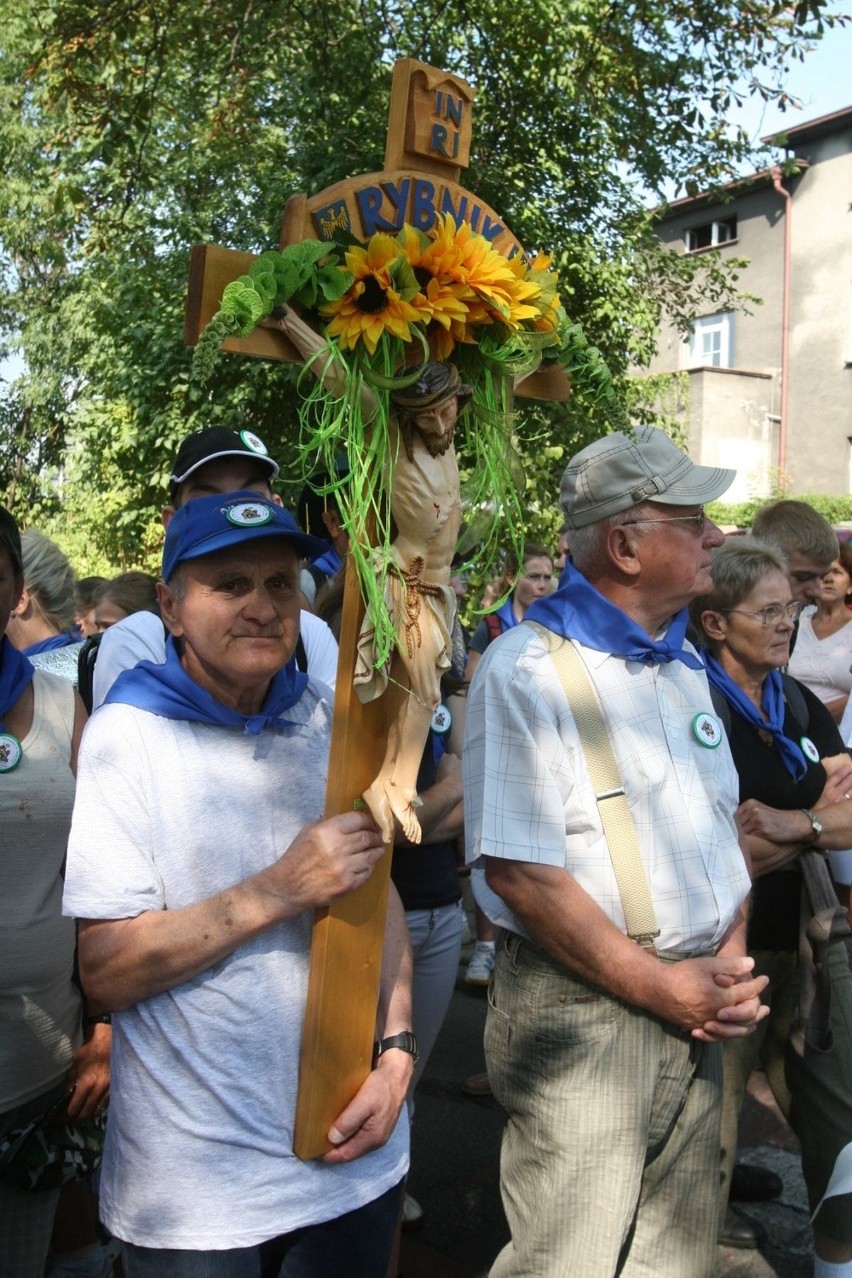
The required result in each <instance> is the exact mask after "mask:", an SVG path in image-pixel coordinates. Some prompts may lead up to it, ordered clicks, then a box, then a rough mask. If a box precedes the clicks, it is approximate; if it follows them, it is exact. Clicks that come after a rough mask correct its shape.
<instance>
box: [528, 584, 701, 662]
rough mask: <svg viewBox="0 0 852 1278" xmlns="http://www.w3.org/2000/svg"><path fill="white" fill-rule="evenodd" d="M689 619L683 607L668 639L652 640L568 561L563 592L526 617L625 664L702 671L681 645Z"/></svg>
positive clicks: (531, 608) (533, 606) (561, 586)
mask: <svg viewBox="0 0 852 1278" xmlns="http://www.w3.org/2000/svg"><path fill="white" fill-rule="evenodd" d="M688 619H689V615H688V613H687V610H686V608H683V609H682V610H681V611H680V612H677V613H675V615H674V616H673V617H672V619H671V621H670V622H669V627H668V630H667V631H666V634H665V638H663V639H652V638H651V636H650V635H649V634H648V632H647V631H646V630H643V629H642V627H641V626H640V625H639V624H638V622H636V621H634V620H633V618H632V617H628V615H627V613H626V612H622V611H621V609H620V608H618V607H616V605H615V604H614V603H611V602H610V601H609V599H606V598H605V597H604V596H603V595H602V594H601V593H600V591H599V590H596V589H595V587H594V586H593V585H592V584H591V582H589V581H587V580H586V578H585V577H584V576H583V574H582V573H581V572H580V570H579V568H576V567H575V566H574V564H573V563H572V562H571V561H570V560H569V562H568V563H567V564H566V565H565V569H564V571H563V573H562V576H561V577H560V578H559V589H558V590H557V591H555V592H554V593H553V594H552V595H547V597H546V598H544V599H537V600H536V601H535V603H533V604H530V606H529V608H528V609H527V612H526V616H525V618H524V620H525V621H537V622H538V623H539V625H540V626H546V627H547V629H548V630H553V631H555V633H556V634H558V635H563V636H564V638H566V639H576V640H577V642H578V643H582V644H584V645H585V646H586V647H587V648H594V649H595V650H596V651H597V652H609V653H611V654H612V656H613V657H623V659H624V660H625V661H641V662H644V663H645V664H646V665H657V664H663V663H665V662H669V661H682V662H683V664H684V665H685V666H689V668H690V670H703V669H704V667H703V665H702V662H701V659H700V658H699V657H697V656H696V654H695V653H694V652H690V650H689V649H688V648H684V646H683V642H684V638H685V636H686V626H687V622H688Z"/></svg>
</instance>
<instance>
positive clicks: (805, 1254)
mask: <svg viewBox="0 0 852 1278" xmlns="http://www.w3.org/2000/svg"><path fill="white" fill-rule="evenodd" d="M462 971H463V969H462ZM485 1009H486V998H485V991H484V990H481V991H480V990H469V989H466V988H465V987H464V985H463V984H462V982H461V972H460V980H459V983H458V985H457V987H456V991H455V993H454V994H453V999H452V1003H451V1006H450V1011H449V1014H448V1017H447V1020H446V1022H445V1024H444V1028H443V1030H442V1032H441V1035H440V1037H439V1039H438V1043H437V1045H436V1047H435V1050H434V1052H433V1054H432V1058H431V1060H430V1061H429V1064H428V1066H427V1069H426V1073H425V1075H424V1078H423V1081H422V1083H421V1085H420V1088H419V1090H418V1094H417V1108H416V1115H415V1122H414V1136H413V1147H412V1148H413V1154H412V1169H411V1175H410V1179H409V1188H410V1190H411V1192H412V1193H413V1194H414V1196H415V1197H416V1198H417V1199H418V1201H419V1202H420V1204H421V1206H422V1207H423V1211H424V1220H423V1226H422V1228H421V1229H419V1230H418V1231H416V1232H413V1231H412V1232H409V1233H406V1234H405V1235H404V1236H403V1247H402V1256H401V1261H400V1275H401V1278H485V1275H486V1274H487V1273H488V1269H489V1266H490V1264H491V1262H492V1261H493V1259H494V1257H495V1256H496V1254H497V1252H498V1251H499V1250H500V1248H501V1247H502V1246H503V1244H504V1243H505V1242H506V1241H508V1236H509V1235H508V1230H507V1227H506V1221H505V1217H504V1215H503V1210H502V1207H501V1204H500V1192H499V1156H500V1137H501V1133H502V1130H503V1112H502V1110H501V1109H500V1107H499V1106H498V1105H497V1103H496V1101H494V1100H492V1099H490V1098H486V1099H476V1100H474V1099H471V1098H469V1097H467V1096H465V1095H464V1093H463V1092H462V1090H461V1083H462V1081H463V1079H464V1078H466V1077H467V1076H468V1075H469V1074H474V1073H477V1072H479V1071H481V1070H482V1069H484V1058H483V1055H482V1029H483V1025H484V1023H485ZM740 1147H741V1150H744V1149H747V1150H748V1154H747V1157H748V1161H749V1162H756V1163H762V1164H763V1165H764V1166H767V1167H772V1168H774V1169H775V1170H776V1171H778V1172H779V1174H780V1175H781V1176H782V1178H783V1181H784V1192H783V1194H782V1196H781V1198H780V1199H779V1200H778V1201H777V1202H775V1203H768V1204H764V1205H761V1206H756V1207H751V1206H749V1208H747V1210H748V1211H751V1212H753V1214H754V1215H755V1216H758V1217H759V1218H760V1219H762V1220H763V1222H764V1224H765V1225H766V1227H767V1230H768V1231H769V1239H770V1241H769V1243H768V1244H767V1245H766V1247H765V1248H764V1249H763V1250H762V1251H761V1252H754V1251H751V1252H745V1251H734V1250H732V1249H729V1248H721V1247H720V1248H719V1252H718V1257H719V1261H718V1268H717V1271H716V1275H717V1278H722V1276H723V1275H728V1274H730V1275H738V1276H746V1275H747V1276H748V1278H809V1275H810V1274H811V1273H812V1259H811V1257H812V1249H811V1231H810V1226H809V1224H808V1213H807V1207H806V1200H805V1191H804V1185H803V1183H802V1179H801V1173H800V1170H799V1160H798V1156H797V1154H796V1142H795V1138H794V1137H793V1135H792V1133H791V1132H790V1130H789V1128H788V1127H787V1126H786V1124H785V1123H784V1120H783V1119H782V1117H781V1115H780V1114H779V1113H778V1111H777V1110H776V1109H775V1106H774V1104H773V1102H772V1099H771V1096H770V1095H769V1092H768V1089H767V1087H766V1085H765V1082H764V1080H763V1076H762V1075H755V1076H754V1078H753V1079H752V1083H751V1086H750V1089H749V1097H748V1100H747V1103H746V1106H745V1109H744V1116H743V1122H742V1123H741V1130H740ZM542 1278H564V1276H563V1275H558V1274H553V1275H542ZM570 1278H585V1275H581V1274H577V1275H570ZM684 1278H691V1276H690V1275H689V1274H684Z"/></svg>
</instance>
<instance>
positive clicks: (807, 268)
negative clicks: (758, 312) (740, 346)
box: [785, 131, 852, 493]
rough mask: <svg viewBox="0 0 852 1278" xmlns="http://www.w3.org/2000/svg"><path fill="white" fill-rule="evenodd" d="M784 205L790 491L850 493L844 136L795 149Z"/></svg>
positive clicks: (850, 139)
mask: <svg viewBox="0 0 852 1278" xmlns="http://www.w3.org/2000/svg"><path fill="white" fill-rule="evenodd" d="M798 151H799V153H801V154H802V155H803V158H805V159H808V160H809V161H810V168H809V170H808V172H807V173H806V174H805V175H804V177H803V178H802V179H801V182H800V185H799V187H798V188H797V189H796V191H795V194H794V198H793V201H792V219H793V221H792V267H791V289H790V305H791V325H790V372H789V405H788V407H789V418H788V420H789V427H788V432H787V464H786V467H785V470H786V472H787V474H788V475H789V476H790V480H791V485H792V487H793V488H794V489H795V490H796V491H798V492H817V493H841V492H842V493H845V492H849V491H850V460H849V459H850V445H849V437H850V436H852V367H850V362H849V361H850V358H852V349H850V348H852V211H850V209H852V131H850V132H846V133H841V134H837V133H835V134H832V135H830V136H828V137H824V138H820V139H818V140H816V141H815V142H813V143H811V144H810V145H808V146H804V147H801V148H798Z"/></svg>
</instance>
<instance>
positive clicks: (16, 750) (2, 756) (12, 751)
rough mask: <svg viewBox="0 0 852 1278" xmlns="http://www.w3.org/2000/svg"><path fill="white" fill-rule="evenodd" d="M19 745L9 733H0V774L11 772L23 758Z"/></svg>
mask: <svg viewBox="0 0 852 1278" xmlns="http://www.w3.org/2000/svg"><path fill="white" fill-rule="evenodd" d="M23 753H24V752H23V750H22V749H21V743H20V741H19V740H18V738H17V737H13V736H12V734H11V732H0V772H11V771H12V769H13V768H17V766H18V764H19V763H20V762H21V758H22V757H23Z"/></svg>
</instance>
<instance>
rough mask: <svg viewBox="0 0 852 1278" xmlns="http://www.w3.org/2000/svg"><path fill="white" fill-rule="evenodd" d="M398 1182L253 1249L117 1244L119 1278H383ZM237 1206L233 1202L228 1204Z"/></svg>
mask: <svg viewBox="0 0 852 1278" xmlns="http://www.w3.org/2000/svg"><path fill="white" fill-rule="evenodd" d="M402 1186H403V1182H400V1183H399V1184H398V1185H395V1186H394V1187H393V1188H392V1189H389V1190H387V1192H386V1193H384V1194H382V1195H381V1197H380V1198H376V1199H375V1200H374V1201H373V1202H371V1203H367V1205H366V1206H364V1207H358V1208H356V1210H355V1211H350V1212H346V1214H345V1215H343V1216H338V1217H337V1218H336V1219H335V1220H326V1221H323V1222H322V1223H321V1224H319V1225H306V1226H305V1227H304V1228H302V1229H296V1230H294V1231H293V1232H292V1233H289V1234H281V1235H279V1236H278V1237H277V1238H269V1239H267V1240H266V1242H262V1243H259V1244H257V1245H256V1246H254V1247H235V1248H232V1249H230V1250H228V1251H182V1250H176V1249H171V1248H158V1247H137V1246H136V1245H135V1244H133V1243H122V1245H121V1259H122V1265H123V1267H124V1275H125V1278H278V1276H279V1274H280V1278H333V1275H335V1274H341V1275H343V1274H345V1275H346V1278H383V1275H384V1274H385V1273H386V1272H387V1268H388V1264H389V1263H390V1255H391V1248H392V1246H393V1239H394V1227H395V1225H396V1218H397V1214H398V1211H399V1200H400V1197H401V1195H402ZM234 1206H235V1208H236V1207H237V1206H238V1204H237V1202H235V1204H234Z"/></svg>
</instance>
